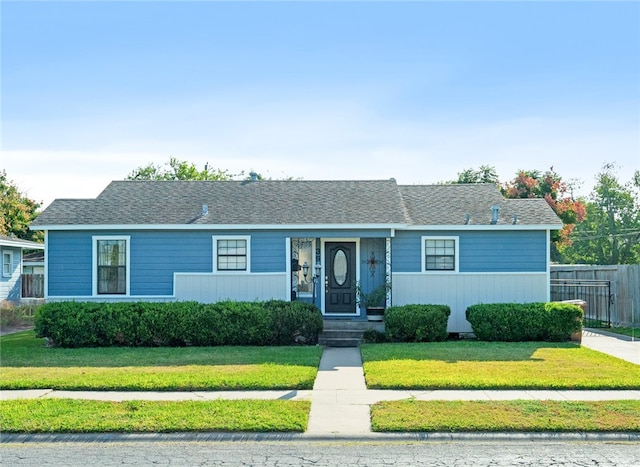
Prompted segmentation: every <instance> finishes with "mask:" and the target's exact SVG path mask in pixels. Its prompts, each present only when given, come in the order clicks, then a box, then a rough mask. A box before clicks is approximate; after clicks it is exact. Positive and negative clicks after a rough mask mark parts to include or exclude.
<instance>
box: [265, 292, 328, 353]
mask: <svg viewBox="0 0 640 467" xmlns="http://www.w3.org/2000/svg"><path fill="white" fill-rule="evenodd" d="M264 305H265V308H266V309H268V310H269V311H270V312H271V314H272V316H273V327H272V329H273V332H272V334H271V337H272V339H273V341H272V344H273V345H289V344H291V343H296V344H316V343H317V342H318V335H319V334H320V333H321V332H322V328H323V325H324V323H323V320H322V314H321V313H320V310H318V308H317V307H316V306H315V305H313V304H311V303H305V302H297V301H294V302H285V301H283V300H271V301H268V302H265V304H264Z"/></svg>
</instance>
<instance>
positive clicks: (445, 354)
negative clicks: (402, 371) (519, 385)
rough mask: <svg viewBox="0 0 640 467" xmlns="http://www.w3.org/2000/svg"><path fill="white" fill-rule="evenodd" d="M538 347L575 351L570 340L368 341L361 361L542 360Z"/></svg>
mask: <svg viewBox="0 0 640 467" xmlns="http://www.w3.org/2000/svg"><path fill="white" fill-rule="evenodd" d="M542 349H569V350H577V349H580V346H579V345H578V344H575V343H571V342H482V341H477V340H464V341H445V342H421V343H412V344H404V343H402V344H400V343H391V344H371V345H367V346H364V347H363V348H362V358H363V361H365V362H374V361H389V360H417V361H420V360H439V361H443V362H447V363H456V362H461V361H467V362H491V361H498V362H507V361H542V360H544V359H543V358H538V357H536V356H535V354H536V352H538V351H539V350H542Z"/></svg>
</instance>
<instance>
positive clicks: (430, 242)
mask: <svg viewBox="0 0 640 467" xmlns="http://www.w3.org/2000/svg"><path fill="white" fill-rule="evenodd" d="M422 251H423V255H422V257H423V261H424V263H423V267H424V271H452V272H453V271H457V270H458V238H457V237H422Z"/></svg>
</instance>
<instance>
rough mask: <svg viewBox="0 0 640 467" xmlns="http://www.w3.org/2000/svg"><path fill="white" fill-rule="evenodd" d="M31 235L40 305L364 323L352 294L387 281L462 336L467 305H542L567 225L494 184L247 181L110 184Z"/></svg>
mask: <svg viewBox="0 0 640 467" xmlns="http://www.w3.org/2000/svg"><path fill="white" fill-rule="evenodd" d="M32 228H33V229H37V230H44V232H45V239H46V240H45V243H46V247H47V248H46V250H45V251H46V260H45V265H46V266H45V267H46V278H47V281H46V284H45V298H46V299H48V300H95V301H106V300H130V301H132V300H145V301H152V300H153V301H170V300H197V301H201V302H216V301H220V300H225V299H232V300H266V299H272V298H273V299H284V300H289V299H296V300H305V301H315V303H316V304H317V305H318V307H319V308H320V309H321V310H322V313H323V315H324V316H325V318H341V319H366V317H365V315H364V312H362V311H361V310H359V309H358V307H357V306H356V297H355V284H356V282H359V283H360V285H361V286H362V288H363V289H364V290H365V291H367V290H371V289H372V288H374V287H375V286H377V285H379V284H381V283H383V281H384V280H385V277H388V278H390V281H391V283H392V290H391V294H390V296H389V297H388V299H387V304H388V305H391V304H393V305H404V304H410V303H428V304H447V305H449V306H450V307H451V310H452V314H451V317H450V319H449V331H450V332H470V331H471V326H470V325H469V323H468V322H467V321H466V320H465V310H466V308H467V306H468V305H472V304H475V303H481V302H483V303H488V302H529V301H545V300H549V236H550V231H551V230H555V229H560V228H562V223H561V221H560V220H559V219H558V217H557V216H556V215H555V213H554V212H553V211H552V209H551V208H550V207H549V206H548V205H547V203H546V201H544V200H543V199H505V198H504V197H503V196H502V195H501V194H500V192H499V190H498V188H497V187H496V186H495V185H490V184H477V185H455V184H453V185H425V186H422V185H420V186H419V185H415V186H413V185H412V186H403V185H398V184H397V183H396V182H395V180H394V179H390V180H378V181H271V180H255V179H253V180H250V181H116V182H112V183H111V184H110V185H109V186H107V188H106V189H105V190H104V191H103V192H102V193H101V194H100V195H99V196H98V197H97V198H96V199H80V200H71V199H60V200H56V201H54V202H53V203H52V204H51V205H50V206H49V207H48V208H47V209H46V210H45V211H44V212H43V213H42V214H40V215H39V216H38V217H37V218H36V220H35V221H34V222H33V224H32ZM316 272H317V273H318V275H319V280H317V281H314V280H313V278H314V274H315V273H316ZM305 273H306V275H305ZM314 282H317V283H316V284H315V287H314Z"/></svg>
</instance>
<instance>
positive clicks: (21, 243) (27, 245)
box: [0, 238, 44, 250]
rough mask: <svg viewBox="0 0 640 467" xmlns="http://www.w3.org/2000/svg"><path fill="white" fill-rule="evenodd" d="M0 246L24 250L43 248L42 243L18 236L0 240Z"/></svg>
mask: <svg viewBox="0 0 640 467" xmlns="http://www.w3.org/2000/svg"><path fill="white" fill-rule="evenodd" d="M0 246H6V247H13V248H22V249H24V250H44V243H37V242H32V241H30V240H21V239H19V238H16V239H15V240H14V239H11V240H5V239H2V240H0Z"/></svg>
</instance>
